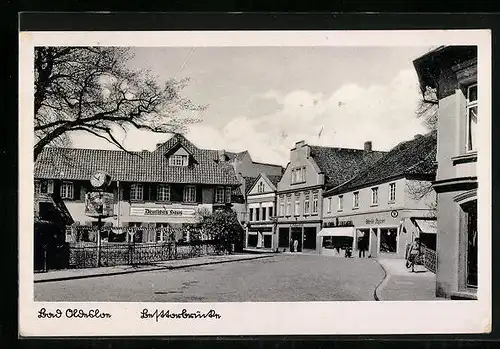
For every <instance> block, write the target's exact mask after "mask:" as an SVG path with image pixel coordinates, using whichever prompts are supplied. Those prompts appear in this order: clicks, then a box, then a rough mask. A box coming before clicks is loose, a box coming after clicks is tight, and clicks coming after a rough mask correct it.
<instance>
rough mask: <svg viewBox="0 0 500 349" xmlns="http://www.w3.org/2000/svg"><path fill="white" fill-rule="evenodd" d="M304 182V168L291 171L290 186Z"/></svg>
mask: <svg viewBox="0 0 500 349" xmlns="http://www.w3.org/2000/svg"><path fill="white" fill-rule="evenodd" d="M305 181H306V168H305V166H304V167H298V168H295V169H293V170H292V184H294V183H302V182H305Z"/></svg>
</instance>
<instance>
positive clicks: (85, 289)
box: [19, 30, 491, 336]
mask: <svg viewBox="0 0 500 349" xmlns="http://www.w3.org/2000/svg"><path fill="white" fill-rule="evenodd" d="M19 45H20V66H19V69H20V84H19V96H20V100H19V105H20V115H19V118H20V119H19V120H20V133H19V154H20V173H19V179H20V187H19V192H20V207H19V210H20V211H19V213H20V215H19V216H20V221H19V227H20V229H19V231H20V234H19V260H20V266H19V276H20V279H19V326H20V328H19V332H20V335H21V336H127V335H132V334H133V335H162V336H178V335H304V334H431V333H487V332H489V331H490V327H491V254H490V251H491V225H490V221H491V212H490V209H491V201H490V200H491V199H490V188H491V186H490V183H491V175H490V165H491V164H490V161H491V160H490V159H491V157H490V155H491V140H490V134H491V92H490V91H491V38H490V32H489V31H488V30H448V31H431V30H428V31H427V30H423V31H310V32H309V31H281V32H279V31H269V32H262V31H259V32H252V31H239V32H222V31H221V32H210V31H204V32H197V31H193V32H188V31H186V32H169V31H165V32H21V33H20V37H19ZM478 115H480V117H478ZM479 183H480V185H479Z"/></svg>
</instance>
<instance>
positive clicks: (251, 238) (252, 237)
mask: <svg viewBox="0 0 500 349" xmlns="http://www.w3.org/2000/svg"><path fill="white" fill-rule="evenodd" d="M257 240H258V237H257V234H256V233H255V234H248V242H247V246H248V247H257Z"/></svg>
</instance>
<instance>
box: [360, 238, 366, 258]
mask: <svg viewBox="0 0 500 349" xmlns="http://www.w3.org/2000/svg"><path fill="white" fill-rule="evenodd" d="M366 250H367V246H366V238H365V235H364V233H363V236H361V238H360V239H359V242H358V257H359V258H365V253H366Z"/></svg>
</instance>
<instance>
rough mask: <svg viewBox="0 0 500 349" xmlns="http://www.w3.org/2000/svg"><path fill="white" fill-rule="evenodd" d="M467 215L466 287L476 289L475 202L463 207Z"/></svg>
mask: <svg viewBox="0 0 500 349" xmlns="http://www.w3.org/2000/svg"><path fill="white" fill-rule="evenodd" d="M463 209H464V211H465V212H466V215H467V287H474V288H475V287H477V200H474V201H472V202H471V203H468V204H466V205H464V206H463Z"/></svg>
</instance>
